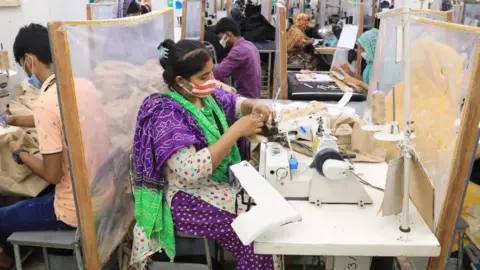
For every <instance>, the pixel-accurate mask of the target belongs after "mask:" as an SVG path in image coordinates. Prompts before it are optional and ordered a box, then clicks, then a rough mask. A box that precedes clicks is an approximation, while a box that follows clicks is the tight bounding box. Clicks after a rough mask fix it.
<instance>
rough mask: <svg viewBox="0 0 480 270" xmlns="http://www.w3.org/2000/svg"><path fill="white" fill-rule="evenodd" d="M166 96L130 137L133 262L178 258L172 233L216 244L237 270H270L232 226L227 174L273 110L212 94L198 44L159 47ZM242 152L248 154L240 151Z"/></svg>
mask: <svg viewBox="0 0 480 270" xmlns="http://www.w3.org/2000/svg"><path fill="white" fill-rule="evenodd" d="M159 55H160V63H161V65H162V67H163V68H164V70H165V72H164V73H163V78H164V80H165V83H167V84H168V86H169V89H168V90H169V91H166V92H165V93H158V94H154V95H152V96H150V97H148V98H147V99H145V101H144V102H143V104H142V105H141V107H140V111H139V114H138V117H137V128H136V131H135V138H134V158H135V166H136V171H137V172H136V178H135V218H136V220H137V225H136V227H135V230H134V234H135V240H134V248H133V254H132V259H131V262H132V263H141V262H144V261H145V259H146V258H147V257H148V256H149V255H150V254H153V253H155V252H157V251H160V250H161V249H163V251H164V252H165V253H166V254H167V255H168V257H169V258H170V259H172V260H173V258H174V256H175V238H174V230H176V231H180V232H183V233H187V234H190V235H196V236H201V237H206V238H209V239H214V240H215V241H217V242H218V243H219V244H220V245H222V246H223V247H224V248H225V249H227V250H229V251H230V252H232V254H233V255H234V256H235V258H236V260H237V269H247V270H248V269H262V270H270V269H274V263H273V259H272V256H267V255H256V254H254V253H253V247H252V245H250V246H244V245H243V244H242V243H241V241H240V239H239V238H238V236H237V235H236V234H235V232H234V231H233V229H232V227H231V223H232V221H233V220H234V219H235V218H236V214H237V212H236V210H238V212H242V211H245V209H244V207H243V206H242V205H241V204H240V205H239V206H238V209H235V201H236V195H237V193H238V192H239V190H238V189H237V188H235V187H233V186H231V185H230V181H229V177H228V176H229V174H228V169H229V166H230V165H232V164H236V163H238V162H240V161H241V160H242V157H245V156H246V154H248V150H249V149H248V148H245V147H244V146H245V143H244V142H245V141H244V137H246V136H250V135H254V134H257V133H259V132H260V130H261V128H262V127H263V126H264V123H265V122H266V120H267V119H268V117H269V115H270V109H269V107H268V106H266V105H262V104H260V103H257V102H255V101H253V100H249V99H246V98H242V97H240V96H238V95H234V94H231V93H229V92H225V91H223V90H221V89H217V88H216V81H215V80H214V78H213V75H212V69H213V63H212V60H211V58H210V54H209V53H208V51H207V49H206V48H205V47H204V46H203V44H202V43H200V42H198V41H191V40H182V41H180V42H178V43H176V44H175V43H174V42H173V41H171V40H166V41H164V42H162V44H160V47H159ZM244 149H246V150H247V151H243V150H244Z"/></svg>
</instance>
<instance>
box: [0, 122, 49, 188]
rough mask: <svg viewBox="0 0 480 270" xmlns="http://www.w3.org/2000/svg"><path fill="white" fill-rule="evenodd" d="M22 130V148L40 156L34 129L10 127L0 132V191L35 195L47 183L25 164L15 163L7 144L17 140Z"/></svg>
mask: <svg viewBox="0 0 480 270" xmlns="http://www.w3.org/2000/svg"><path fill="white" fill-rule="evenodd" d="M24 132H26V135H25V137H24V145H23V148H24V149H25V150H27V151H28V152H29V153H30V154H31V155H35V156H37V157H39V158H41V154H40V151H39V150H38V137H37V133H36V131H35V129H26V130H23V129H20V128H14V127H10V128H9V129H8V130H4V131H3V132H2V133H1V134H0V193H2V194H7V195H20V196H28V197H35V196H37V195H38V194H39V193H40V192H41V191H42V190H44V189H45V188H46V187H47V186H48V183H47V182H45V181H44V180H43V179H42V178H40V177H38V176H37V175H35V174H33V173H32V171H31V170H30V169H29V168H28V167H27V166H25V165H19V164H17V163H16V162H15V161H14V160H13V158H12V151H11V150H10V148H9V146H8V144H9V142H10V141H12V140H18V139H19V138H20V136H21V135H22V133H24Z"/></svg>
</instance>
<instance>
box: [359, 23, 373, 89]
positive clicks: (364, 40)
mask: <svg viewBox="0 0 480 270" xmlns="http://www.w3.org/2000/svg"><path fill="white" fill-rule="evenodd" d="M377 38H378V30H377V29H376V28H373V29H371V30H368V31H367V32H365V33H363V34H362V35H361V36H360V37H359V38H358V44H360V45H361V46H362V47H363V50H364V51H365V52H366V53H367V55H368V58H369V60H368V61H367V66H366V67H365V69H364V70H363V74H362V79H363V81H364V82H365V83H367V84H368V83H370V76H371V75H372V67H373V59H374V57H375V48H376V47H377Z"/></svg>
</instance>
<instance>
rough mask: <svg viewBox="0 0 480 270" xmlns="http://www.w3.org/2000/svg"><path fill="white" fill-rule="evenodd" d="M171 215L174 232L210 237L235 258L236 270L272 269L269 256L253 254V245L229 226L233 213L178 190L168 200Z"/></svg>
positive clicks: (233, 216) (271, 260) (271, 261)
mask: <svg viewBox="0 0 480 270" xmlns="http://www.w3.org/2000/svg"><path fill="white" fill-rule="evenodd" d="M172 216H173V220H174V223H175V229H176V230H177V231H180V232H183V233H187V234H189V235H195V236H201V237H206V238H209V239H213V240H215V241H217V242H218V243H219V244H220V245H221V246H222V247H223V248H225V249H226V250H228V251H230V252H231V253H232V254H233V256H234V257H235V259H236V261H237V267H236V269H238V270H240V269H246V270H249V269H262V270H273V269H275V268H274V265H273V257H272V256H269V255H257V254H254V252H253V244H252V245H249V246H244V245H243V244H242V242H241V241H240V239H239V238H238V236H237V235H236V234H235V232H234V231H233V228H232V226H231V223H232V222H233V220H234V219H235V218H236V216H235V215H233V214H231V213H228V212H226V211H222V210H220V209H218V208H216V207H214V206H212V205H210V204H208V203H206V202H205V201H203V200H200V199H198V198H195V197H194V196H191V195H189V194H186V193H184V192H179V193H177V194H176V195H175V197H174V198H173V201H172Z"/></svg>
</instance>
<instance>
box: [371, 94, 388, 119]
mask: <svg viewBox="0 0 480 270" xmlns="http://www.w3.org/2000/svg"><path fill="white" fill-rule="evenodd" d="M372 122H373V124H375V125H383V124H385V122H386V111H385V94H384V93H383V92H379V91H376V92H374V93H373V94H372Z"/></svg>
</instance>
